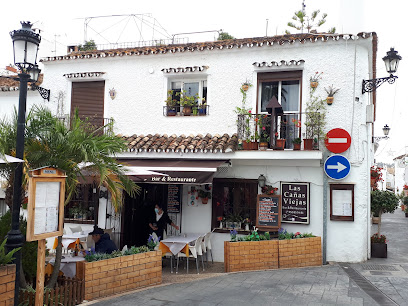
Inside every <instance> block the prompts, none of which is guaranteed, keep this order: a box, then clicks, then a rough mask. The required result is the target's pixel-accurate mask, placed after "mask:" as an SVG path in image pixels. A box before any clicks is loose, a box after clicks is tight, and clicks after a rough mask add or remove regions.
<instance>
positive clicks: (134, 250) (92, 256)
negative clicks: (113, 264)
mask: <svg viewBox="0 0 408 306" xmlns="http://www.w3.org/2000/svg"><path fill="white" fill-rule="evenodd" d="M146 252H150V249H149V247H147V246H145V245H143V246H140V247H135V246H132V247H131V248H130V249H128V250H126V251H125V252H123V253H122V252H121V251H114V252H112V253H111V254H106V253H94V252H92V251H91V252H88V251H87V252H86V255H85V257H84V258H85V261H87V262H92V261H99V260H104V259H111V258H115V257H121V256H127V255H133V254H139V253H146Z"/></svg>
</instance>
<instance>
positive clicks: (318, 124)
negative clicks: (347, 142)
mask: <svg viewBox="0 0 408 306" xmlns="http://www.w3.org/2000/svg"><path fill="white" fill-rule="evenodd" d="M315 91H316V88H312V87H311V88H310V93H309V100H308V101H307V103H306V121H305V126H306V138H309V139H314V138H323V137H324V128H325V126H326V103H325V100H324V99H322V98H320V97H317V96H315Z"/></svg>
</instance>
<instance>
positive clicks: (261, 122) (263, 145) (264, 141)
mask: <svg viewBox="0 0 408 306" xmlns="http://www.w3.org/2000/svg"><path fill="white" fill-rule="evenodd" d="M255 120H256V122H257V123H258V126H259V150H261V151H266V150H267V149H268V146H269V140H270V137H269V133H268V131H267V129H266V126H265V125H266V121H267V120H268V116H267V115H260V117H258V118H256V119H255Z"/></svg>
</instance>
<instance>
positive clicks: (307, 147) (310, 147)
mask: <svg viewBox="0 0 408 306" xmlns="http://www.w3.org/2000/svg"><path fill="white" fill-rule="evenodd" d="M303 143H304V147H305V150H313V139H303Z"/></svg>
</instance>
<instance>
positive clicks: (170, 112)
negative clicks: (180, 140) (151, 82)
mask: <svg viewBox="0 0 408 306" xmlns="http://www.w3.org/2000/svg"><path fill="white" fill-rule="evenodd" d="M164 102H166V106H167V116H175V115H176V114H177V102H178V101H177V100H176V99H174V92H173V90H169V91H167V99H166V100H165V101H164Z"/></svg>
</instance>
